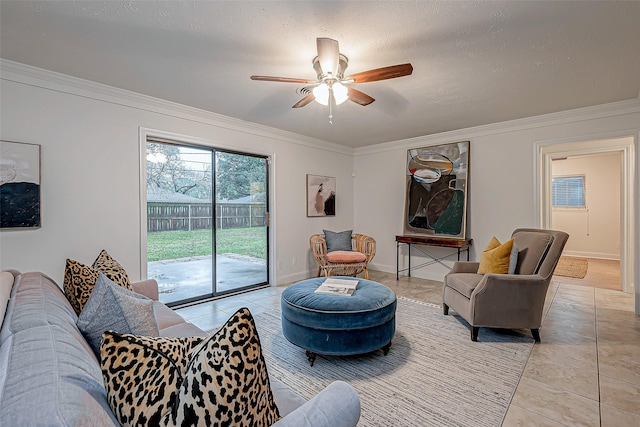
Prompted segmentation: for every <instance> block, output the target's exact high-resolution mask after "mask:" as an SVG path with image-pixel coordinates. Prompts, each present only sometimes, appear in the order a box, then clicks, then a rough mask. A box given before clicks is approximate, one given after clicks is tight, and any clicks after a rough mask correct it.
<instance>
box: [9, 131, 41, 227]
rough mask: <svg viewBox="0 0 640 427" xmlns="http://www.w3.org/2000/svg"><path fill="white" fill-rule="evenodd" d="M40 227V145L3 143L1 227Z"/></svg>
mask: <svg viewBox="0 0 640 427" xmlns="http://www.w3.org/2000/svg"><path fill="white" fill-rule="evenodd" d="M38 227H40V146H39V145H36V144H24V143H20V142H9V141H0V228H38Z"/></svg>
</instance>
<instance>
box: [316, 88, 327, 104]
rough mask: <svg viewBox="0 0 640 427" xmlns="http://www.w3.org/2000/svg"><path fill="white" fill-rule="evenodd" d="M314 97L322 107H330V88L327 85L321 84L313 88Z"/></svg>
mask: <svg viewBox="0 0 640 427" xmlns="http://www.w3.org/2000/svg"><path fill="white" fill-rule="evenodd" d="M313 96H315V97H316V101H318V102H319V103H320V104H322V105H329V86H328V85H327V84H326V83H321V84H319V85H318V86H316V87H314V88H313Z"/></svg>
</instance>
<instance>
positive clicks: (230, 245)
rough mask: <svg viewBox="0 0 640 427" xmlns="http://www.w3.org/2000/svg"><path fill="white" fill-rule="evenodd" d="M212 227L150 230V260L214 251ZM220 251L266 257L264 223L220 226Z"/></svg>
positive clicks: (202, 254)
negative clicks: (253, 225)
mask: <svg viewBox="0 0 640 427" xmlns="http://www.w3.org/2000/svg"><path fill="white" fill-rule="evenodd" d="M212 238H213V237H212V233H211V230H195V231H159V232H153V233H147V258H148V260H149V261H162V260H165V259H175V258H186V257H192V256H204V255H211V246H212V243H211V242H212ZM216 240H217V248H218V250H217V253H221V254H223V253H234V254H239V255H248V256H253V257H256V258H262V259H266V257H267V256H266V252H267V248H266V246H267V244H266V232H265V227H253V228H230V229H224V230H217V232H216Z"/></svg>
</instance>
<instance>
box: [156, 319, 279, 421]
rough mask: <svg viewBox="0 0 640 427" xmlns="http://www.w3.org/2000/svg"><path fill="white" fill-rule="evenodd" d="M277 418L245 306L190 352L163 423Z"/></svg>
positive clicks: (253, 327)
mask: <svg viewBox="0 0 640 427" xmlns="http://www.w3.org/2000/svg"><path fill="white" fill-rule="evenodd" d="M279 419H280V414H279V412H278V407H277V406H276V403H275V399H274V397H273V394H272V392H271V388H270V386H269V376H268V375H267V366H266V364H265V362H264V358H263V357H262V350H261V348H260V339H259V338H258V332H257V331H256V326H255V323H254V321H253V317H252V316H251V313H250V312H249V309H247V308H242V309H240V310H238V311H237V312H236V313H235V314H234V315H233V316H231V318H230V319H229V320H228V321H227V323H226V324H225V325H224V326H223V327H222V328H221V329H220V330H219V331H218V332H216V333H215V334H214V335H212V336H211V337H210V338H207V339H206V340H204V341H203V342H202V344H201V345H200V347H199V348H198V349H196V350H195V351H194V352H193V355H192V358H191V361H190V362H189V365H188V366H187V371H186V373H185V376H184V381H183V382H182V385H181V386H180V390H179V392H178V398H177V402H176V405H175V407H174V409H173V410H172V411H171V412H169V413H168V414H166V415H165V417H164V419H163V424H164V425H170V426H177V425H180V426H182V425H207V426H251V427H261V426H270V425H272V424H273V423H275V422H276V421H278V420H279Z"/></svg>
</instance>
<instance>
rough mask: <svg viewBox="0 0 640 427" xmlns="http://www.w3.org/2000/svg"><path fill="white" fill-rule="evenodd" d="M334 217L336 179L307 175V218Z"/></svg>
mask: <svg viewBox="0 0 640 427" xmlns="http://www.w3.org/2000/svg"><path fill="white" fill-rule="evenodd" d="M335 215H336V179H335V178H334V177H330V176H321V175H307V216H309V217H315V216H335Z"/></svg>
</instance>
